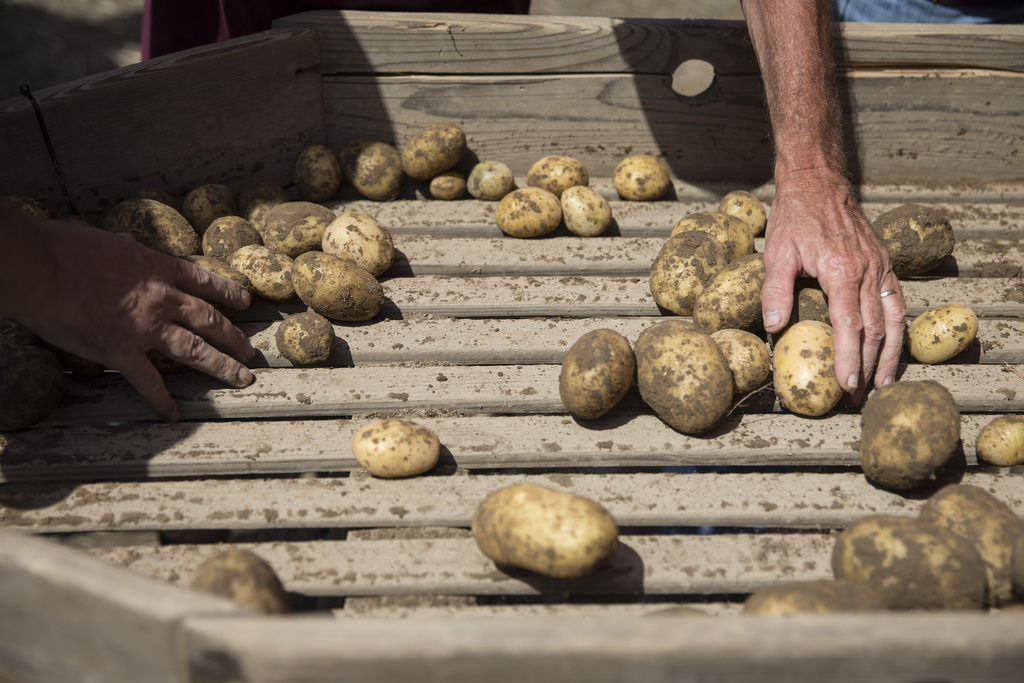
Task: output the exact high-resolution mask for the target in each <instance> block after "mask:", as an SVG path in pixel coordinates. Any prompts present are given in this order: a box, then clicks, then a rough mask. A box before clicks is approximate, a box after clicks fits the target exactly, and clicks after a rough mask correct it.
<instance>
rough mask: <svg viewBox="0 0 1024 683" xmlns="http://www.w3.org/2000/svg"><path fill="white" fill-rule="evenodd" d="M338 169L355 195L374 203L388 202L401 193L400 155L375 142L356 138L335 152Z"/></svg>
mask: <svg viewBox="0 0 1024 683" xmlns="http://www.w3.org/2000/svg"><path fill="white" fill-rule="evenodd" d="M338 159H339V161H340V162H341V170H342V172H344V174H345V177H346V178H348V181H349V182H350V183H352V186H353V187H355V188H356V190H357V191H358V192H359V194H361V195H363V196H364V197H366V198H367V199H372V200H374V201H378V202H387V201H391V200H392V199H395V198H396V197H398V195H399V193H401V191H402V182H403V180H404V179H405V173H404V171H403V170H402V155H401V154H399V153H398V150H397V149H395V148H394V147H392V146H391V145H389V144H387V143H386V142H380V141H379V140H371V139H369V138H363V137H357V138H352V139H351V140H349V141H348V142H346V143H345V146H344V147H342V148H341V151H340V152H339V153H338Z"/></svg>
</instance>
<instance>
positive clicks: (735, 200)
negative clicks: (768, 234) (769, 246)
mask: <svg viewBox="0 0 1024 683" xmlns="http://www.w3.org/2000/svg"><path fill="white" fill-rule="evenodd" d="M718 210H719V212H721V213H726V214H729V215H730V216H734V217H736V218H739V219H740V220H741V221H743V222H744V223H746V224H747V225H748V226H749V227H750V234H751V235H753V236H754V237H757V236H758V235H760V234H761V233H763V232H764V228H765V226H766V225H768V214H767V213H766V212H765V210H764V204H762V203H761V200H760V199H758V198H757V197H755V196H754V195H753V194H751V193H750V192H747V191H746V190H733V191H732V192H729V193H728V194H726V195H725V196H724V197H722V200H721V201H720V202H718Z"/></svg>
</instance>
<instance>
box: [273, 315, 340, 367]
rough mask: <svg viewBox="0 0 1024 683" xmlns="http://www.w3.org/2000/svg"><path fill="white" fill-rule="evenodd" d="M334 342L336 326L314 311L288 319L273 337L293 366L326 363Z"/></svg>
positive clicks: (279, 349) (280, 350)
mask: <svg viewBox="0 0 1024 683" xmlns="http://www.w3.org/2000/svg"><path fill="white" fill-rule="evenodd" d="M334 339H335V336H334V325H332V324H331V321H329V320H328V319H327V318H325V317H323V316H322V315H320V314H319V313H317V312H315V311H305V312H303V313H295V314H294V315H290V316H288V317H287V318H285V319H284V321H282V322H281V324H280V325H278V327H277V332H276V334H275V335H274V341H275V342H276V344H277V350H278V351H279V352H280V353H281V355H282V356H283V357H284V358H286V359H287V360H289V361H290V362H291V363H293V364H294V365H314V364H316V363H323V362H325V361H326V360H327V359H328V358H330V357H331V350H332V349H333V348H334Z"/></svg>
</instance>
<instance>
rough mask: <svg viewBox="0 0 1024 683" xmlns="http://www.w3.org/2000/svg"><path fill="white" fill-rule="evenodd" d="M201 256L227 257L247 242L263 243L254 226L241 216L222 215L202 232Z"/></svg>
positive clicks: (247, 243)
mask: <svg viewBox="0 0 1024 683" xmlns="http://www.w3.org/2000/svg"><path fill="white" fill-rule="evenodd" d="M202 243H203V256H209V257H212V258H219V259H227V258H228V257H229V256H231V254H233V253H235V252H236V251H238V250H239V249H241V248H242V247H244V246H247V245H249V244H263V238H262V237H261V236H260V233H259V231H258V230H257V229H256V227H255V226H254V225H253V224H252V223H250V222H249V221H247V220H245V219H244V218H242V217H241V216H222V217H220V218H217V219H215V220H214V221H213V222H212V223H210V227H208V228H206V232H204V233H203V239H202Z"/></svg>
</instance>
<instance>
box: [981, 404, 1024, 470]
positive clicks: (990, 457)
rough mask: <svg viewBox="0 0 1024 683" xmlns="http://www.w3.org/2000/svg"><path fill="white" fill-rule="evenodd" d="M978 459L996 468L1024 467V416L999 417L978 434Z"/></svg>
mask: <svg viewBox="0 0 1024 683" xmlns="http://www.w3.org/2000/svg"><path fill="white" fill-rule="evenodd" d="M975 451H976V452H977V455H978V459H979V460H980V461H982V462H983V463H987V464H989V465H995V466H996V467H1015V466H1016V465H1024V415H1016V414H1009V415H1000V416H999V417H996V418H994V419H993V420H992V421H991V422H989V423H988V424H987V425H985V426H984V427H982V429H981V431H980V432H979V433H978V441H977V444H976V446H975Z"/></svg>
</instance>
